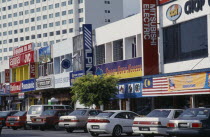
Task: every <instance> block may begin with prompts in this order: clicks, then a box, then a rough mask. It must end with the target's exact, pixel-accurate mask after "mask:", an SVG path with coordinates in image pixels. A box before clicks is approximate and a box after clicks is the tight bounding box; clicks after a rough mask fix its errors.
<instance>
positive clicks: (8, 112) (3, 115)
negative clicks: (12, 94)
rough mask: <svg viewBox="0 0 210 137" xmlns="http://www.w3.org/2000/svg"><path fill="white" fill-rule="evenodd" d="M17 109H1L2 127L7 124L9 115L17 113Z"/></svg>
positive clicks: (0, 119)
mask: <svg viewBox="0 0 210 137" xmlns="http://www.w3.org/2000/svg"><path fill="white" fill-rule="evenodd" d="M17 112H18V111H17V110H10V111H0V121H1V123H2V127H4V126H6V119H7V117H8V116H12V115H13V114H15V113H17Z"/></svg>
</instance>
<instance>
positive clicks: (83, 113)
mask: <svg viewBox="0 0 210 137" xmlns="http://www.w3.org/2000/svg"><path fill="white" fill-rule="evenodd" d="M100 112H101V110H95V109H78V110H74V111H73V112H71V113H70V114H69V115H68V116H62V117H60V120H59V127H61V128H65V129H66V131H67V132H68V133H71V132H73V130H76V129H83V130H84V131H85V132H87V128H86V125H87V121H88V118H89V117H90V116H96V115H98V114H99V113H100Z"/></svg>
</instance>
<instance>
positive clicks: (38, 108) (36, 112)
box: [28, 106, 42, 115]
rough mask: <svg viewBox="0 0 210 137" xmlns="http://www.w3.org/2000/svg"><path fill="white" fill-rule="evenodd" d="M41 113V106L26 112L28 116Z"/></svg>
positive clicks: (33, 107) (32, 107)
mask: <svg viewBox="0 0 210 137" xmlns="http://www.w3.org/2000/svg"><path fill="white" fill-rule="evenodd" d="M41 112H42V107H41V106H31V107H30V109H29V111H28V114H29V115H31V114H32V115H36V114H41Z"/></svg>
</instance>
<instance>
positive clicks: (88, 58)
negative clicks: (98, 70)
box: [83, 24, 93, 74]
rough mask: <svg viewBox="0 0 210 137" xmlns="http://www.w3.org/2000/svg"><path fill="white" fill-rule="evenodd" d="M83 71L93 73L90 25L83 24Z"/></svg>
mask: <svg viewBox="0 0 210 137" xmlns="http://www.w3.org/2000/svg"><path fill="white" fill-rule="evenodd" d="M83 46H84V71H85V74H88V73H91V74H93V43H92V25H91V24H83Z"/></svg>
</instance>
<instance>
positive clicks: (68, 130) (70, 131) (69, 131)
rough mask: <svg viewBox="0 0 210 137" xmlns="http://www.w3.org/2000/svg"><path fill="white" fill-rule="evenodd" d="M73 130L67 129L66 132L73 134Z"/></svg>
mask: <svg viewBox="0 0 210 137" xmlns="http://www.w3.org/2000/svg"><path fill="white" fill-rule="evenodd" d="M73 130H74V129H73V128H66V132H68V133H72V132H73Z"/></svg>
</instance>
